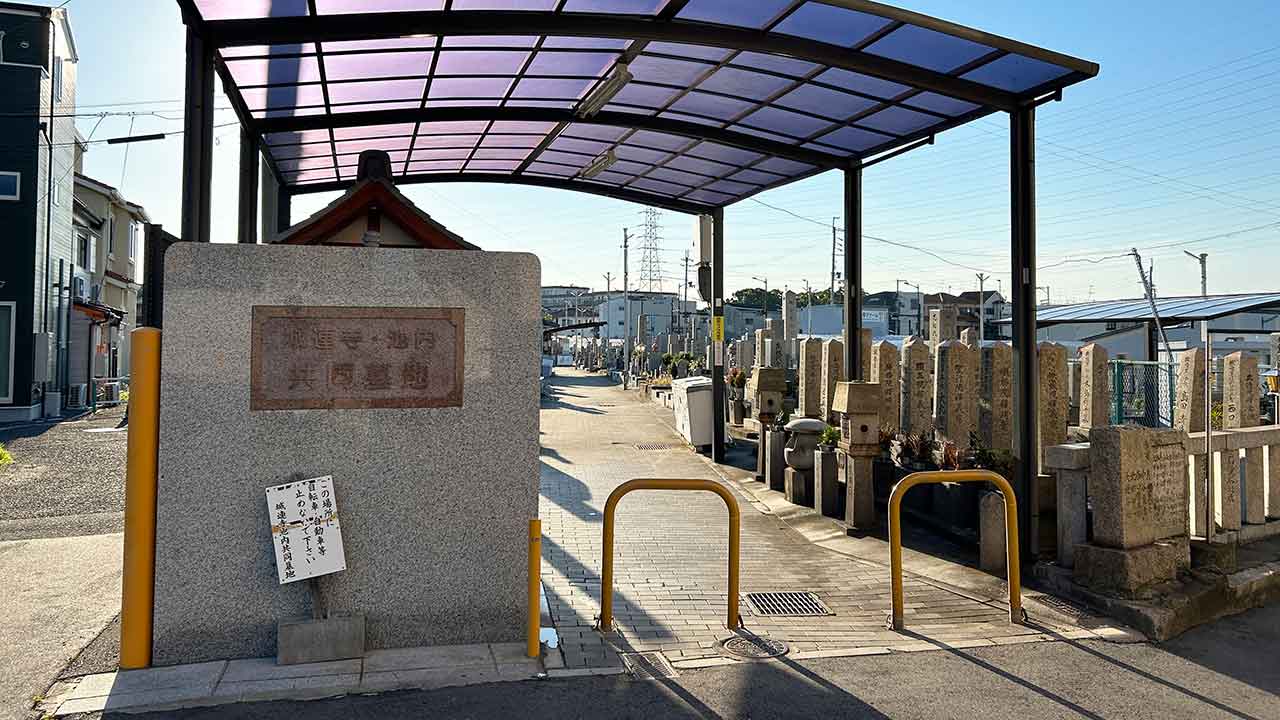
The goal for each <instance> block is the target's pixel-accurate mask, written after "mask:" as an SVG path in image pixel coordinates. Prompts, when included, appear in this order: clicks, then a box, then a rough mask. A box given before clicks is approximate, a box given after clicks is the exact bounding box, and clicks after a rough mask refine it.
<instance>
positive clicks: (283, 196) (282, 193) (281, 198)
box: [276, 183, 293, 235]
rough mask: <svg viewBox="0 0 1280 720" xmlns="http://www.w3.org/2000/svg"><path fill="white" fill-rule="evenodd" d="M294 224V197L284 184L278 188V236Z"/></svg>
mask: <svg viewBox="0 0 1280 720" xmlns="http://www.w3.org/2000/svg"><path fill="white" fill-rule="evenodd" d="M292 224H293V195H292V194H290V192H289V187H288V186H287V185H285V184H284V183H281V184H280V187H278V188H276V234H277V235H279V234H280V233H282V232H284V231H285V230H288V229H289V226H290V225H292Z"/></svg>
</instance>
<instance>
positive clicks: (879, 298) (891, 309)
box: [862, 290, 929, 335]
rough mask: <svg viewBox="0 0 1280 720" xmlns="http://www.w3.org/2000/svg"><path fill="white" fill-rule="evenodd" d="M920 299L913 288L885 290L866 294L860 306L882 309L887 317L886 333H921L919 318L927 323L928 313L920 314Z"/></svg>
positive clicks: (919, 295)
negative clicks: (900, 290)
mask: <svg viewBox="0 0 1280 720" xmlns="http://www.w3.org/2000/svg"><path fill="white" fill-rule="evenodd" d="M921 301H922V296H921V294H920V293H918V292H916V291H914V290H907V291H902V292H899V291H896V290H885V291H883V292H877V293H869V294H867V295H866V296H865V297H863V299H862V307H863V309H864V310H865V309H877V310H883V311H884V313H885V315H886V316H887V317H888V331H887V333H886V334H892V335H919V334H920V333H921V330H920V323H921V318H922V317H923V319H924V323H925V325H926V326H927V325H928V323H929V318H928V315H927V314H925V315H923V316H922V314H921V311H920V303H921ZM864 322H865V320H864Z"/></svg>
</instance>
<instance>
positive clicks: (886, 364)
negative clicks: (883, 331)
mask: <svg viewBox="0 0 1280 720" xmlns="http://www.w3.org/2000/svg"><path fill="white" fill-rule="evenodd" d="M900 358H901V353H900V352H899V350H898V346H897V345H894V344H893V343H891V342H889V341H888V340H881V341H880V342H878V343H876V344H875V345H874V346H872V348H871V375H870V377H869V379H870V380H871V382H874V383H876V384H877V385H879V386H880V426H881V427H882V428H887V429H888V430H889V431H890V432H894V433H896V432H898V428H899V426H900V425H901V415H902V384H901V382H900V375H901V373H902V364H901V360H900Z"/></svg>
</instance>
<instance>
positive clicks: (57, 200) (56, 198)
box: [50, 182, 62, 205]
mask: <svg viewBox="0 0 1280 720" xmlns="http://www.w3.org/2000/svg"><path fill="white" fill-rule="evenodd" d="M50 199H51V200H52V201H53V204H54V205H61V204H62V183H60V182H55V183H54V184H53V194H52V195H50Z"/></svg>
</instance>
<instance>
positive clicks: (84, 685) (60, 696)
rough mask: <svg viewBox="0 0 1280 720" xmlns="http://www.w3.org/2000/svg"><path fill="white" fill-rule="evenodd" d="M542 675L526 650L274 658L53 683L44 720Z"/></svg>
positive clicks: (498, 647)
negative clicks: (285, 660) (285, 662)
mask: <svg viewBox="0 0 1280 720" xmlns="http://www.w3.org/2000/svg"><path fill="white" fill-rule="evenodd" d="M543 673H544V668H543V666H542V662H541V660H540V659H538V658H529V657H525V655H524V644H523V643H503V644H487V645H449V646H437V647H420V648H400V649H395V650H375V651H373V652H371V653H369V654H368V656H366V657H364V658H353V659H349V660H338V661H332V662H318V663H303V664H295V665H281V664H279V663H278V662H277V660H276V659H275V658H253V659H246V660H231V661H225V660H220V661H216V662H207V663H197V664H193V665H170V666H167V667H159V668H147V669H143V670H123V671H119V672H111V673H102V674H99V675H86V676H84V677H80V678H75V679H73V680H69V681H66V682H62V683H58V684H57V685H55V686H54V687H53V689H52V690H51V692H50V693H49V696H48V699H46V700H45V702H44V703H43V705H42V706H41V707H40V708H39V709H40V710H42V711H44V712H45V713H47V714H49V715H54V716H63V715H72V714H77V713H92V712H102V711H105V710H121V711H127V712H143V711H150V710H165V709H174V708H180V707H200V706H206V705H221V704H226V703H235V702H249V701H259V700H283V699H289V700H311V699H316V698H322V697H333V696H336V695H345V694H349V693H369V692H382V691H389V690H422V689H432V688H441V687H453V686H458V685H474V684H477V683H490V682H504V681H515V680H527V679H531V678H534V677H537V676H539V675H541V674H543Z"/></svg>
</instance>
